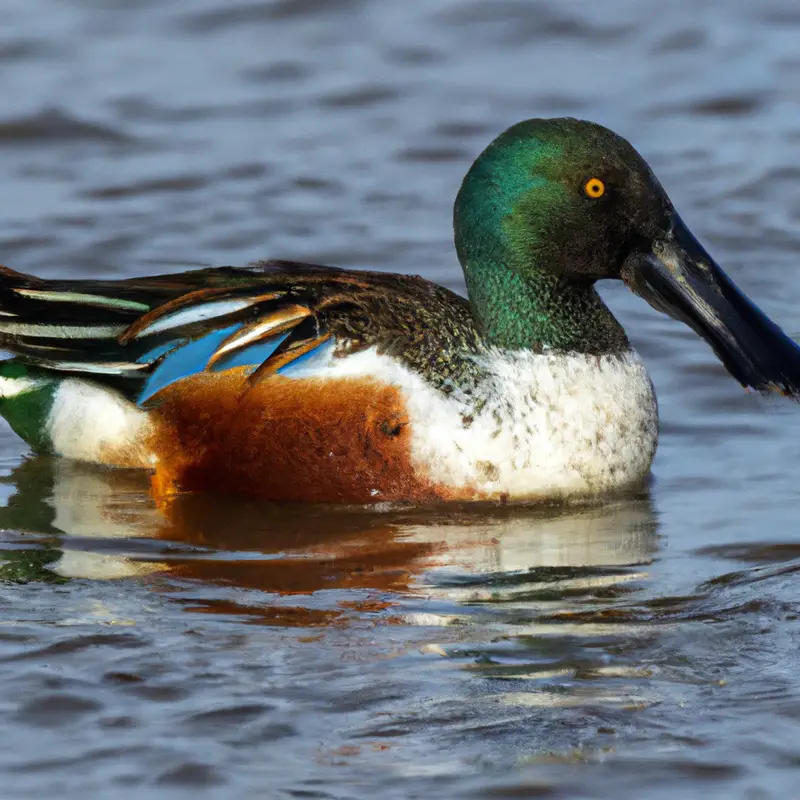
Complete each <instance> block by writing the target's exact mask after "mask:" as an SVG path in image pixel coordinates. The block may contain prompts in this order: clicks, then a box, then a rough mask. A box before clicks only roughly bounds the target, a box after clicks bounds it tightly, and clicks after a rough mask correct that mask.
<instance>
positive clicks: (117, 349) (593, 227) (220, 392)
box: [0, 118, 800, 505]
mask: <svg viewBox="0 0 800 800" xmlns="http://www.w3.org/2000/svg"><path fill="white" fill-rule="evenodd" d="M453 220H454V238H455V246H456V253H457V256H458V260H459V262H460V264H461V267H462V269H463V272H464V278H465V282H466V289H467V297H466V298H465V297H462V296H461V295H459V294H457V293H455V292H452V291H450V290H448V289H446V288H444V287H442V286H440V285H437V284H435V283H432V282H430V281H428V280H426V279H425V278H422V277H420V276H415V275H404V274H391V273H385V272H374V271H365V270H364V271H362V270H344V269H338V268H335V267H330V266H321V265H316V264H306V263H297V262H292V261H279V260H270V261H262V262H257V263H254V264H251V265H248V266H245V267H233V266H224V267H216V268H206V269H197V270H191V271H187V272H183V273H177V274H164V275H155V276H149V277H141V278H139V277H135V278H126V279H120V280H95V279H85V280H74V279H63V280H62V279H47V280H45V279H41V278H37V277H34V276H31V275H26V274H23V273H20V272H16V271H14V270H12V269H10V268H7V267H2V268H1V269H0V347H2V348H3V349H4V350H5V351H6V352H7V353H9V356H10V357H9V358H7V359H6V360H4V361H2V362H0V414H2V415H3V416H4V417H5V419H6V420H7V422H8V423H9V424H10V426H11V428H12V429H13V430H14V431H15V432H16V433H17V434H18V435H19V436H20V437H21V438H22V439H23V440H24V441H25V442H26V443H27V445H28V446H29V447H30V448H31V449H32V450H33V451H34V452H38V453H45V454H52V455H57V456H61V457H64V458H69V459H77V460H80V461H84V462H92V463H96V464H101V465H107V466H113V467H124V468H138V469H145V470H149V471H150V473H151V476H152V486H153V491H154V492H156V493H158V494H160V495H164V496H169V495H172V494H175V493H178V492H194V491H199V492H223V493H227V494H239V495H245V496H249V497H256V498H261V499H264V500H270V501H285V502H300V503H307V502H318V503H336V504H356V505H359V504H375V503H410V504H426V503H438V502H480V501H486V502H495V503H497V502H500V503H504V502H540V501H544V502H562V501H564V502H567V501H570V500H574V499H585V498H596V497H599V496H604V495H611V494H615V493H619V492H626V491H630V490H635V489H636V488H637V487H639V488H640V487H641V486H642V485H643V484H644V483H645V481H646V479H647V476H648V474H649V471H650V468H651V464H652V461H653V457H654V454H655V452H656V446H657V443H658V405H657V400H656V395H655V391H654V388H653V384H652V382H651V379H650V377H649V375H648V373H647V370H646V369H645V366H644V364H643V362H642V360H641V359H640V358H639V356H638V355H637V353H636V352H635V350H634V349H633V347H632V346H631V344H630V342H629V340H628V337H627V335H626V333H625V331H624V330H623V328H622V326H621V325H620V323H619V322H618V321H617V320H616V319H615V317H614V316H613V314H612V313H611V311H610V310H609V309H608V307H607V306H606V305H605V303H604V302H603V300H602V299H601V297H600V295H599V294H598V292H597V290H596V284H597V282H598V281H601V280H607V279H608V280H621V281H622V282H623V283H624V284H625V285H626V286H627V287H628V288H629V289H630V290H632V291H633V292H634V293H635V294H637V295H639V296H640V297H642V298H643V299H644V300H645V301H647V302H648V303H649V304H650V305H651V306H653V307H655V308H656V309H658V310H659V311H662V312H664V313H666V314H668V315H670V316H672V317H674V318H676V319H678V320H680V321H682V322H683V323H685V324H686V325H688V326H689V327H690V328H692V329H693V330H694V331H695V332H696V333H697V334H698V335H699V336H701V337H702V338H703V339H705V340H706V341H707V342H708V344H709V345H710V346H711V348H712V349H713V351H714V353H715V354H716V355H717V357H718V358H719V359H720V360H721V362H722V364H723V365H724V366H725V367H726V369H727V370H728V371H729V372H730V374H731V375H732V376H733V378H735V379H736V380H737V381H738V382H739V383H740V384H742V385H743V386H744V387H747V388H748V389H752V390H755V391H759V392H764V393H776V394H779V395H784V396H788V397H792V398H797V397H798V395H799V394H800V348H798V346H797V344H796V343H795V342H794V341H792V339H790V338H789V337H788V336H787V335H786V334H785V333H784V332H783V331H782V330H781V329H780V328H779V327H778V326H777V325H776V324H775V323H773V322H772V321H771V320H770V319H769V318H768V317H767V316H766V315H765V314H764V313H763V312H762V311H761V310H760V309H759V308H758V307H757V306H756V305H755V304H754V303H752V302H751V301H750V300H749V299H748V298H747V297H746V296H745V295H744V294H743V293H742V292H741V291H740V290H739V289H738V288H737V287H736V286H735V284H734V283H733V281H732V280H731V279H730V278H729V277H728V276H727V275H726V274H725V273H724V272H723V270H722V268H721V267H720V266H719V265H718V264H717V263H716V262H715V261H714V260H713V259H712V258H711V256H710V255H709V254H708V252H707V251H706V250H705V249H704V248H703V246H702V245H701V244H700V243H699V241H698V240H697V239H696V238H695V237H694V236H693V234H692V233H691V232H690V231H689V229H688V228H687V226H686V225H685V224H684V223H683V221H682V220H681V218H680V216H679V215H678V213H677V212H676V210H675V208H674V206H673V204H672V202H671V201H670V199H669V197H668V196H667V193H666V192H665V190H664V189H663V187H662V186H661V184H660V183H659V181H658V180H657V178H656V177H655V175H654V174H653V172H652V170H651V169H650V167H649V166H648V164H647V162H646V161H645V160H644V158H643V157H642V156H641V155H640V154H639V153H638V152H637V151H636V150H635V149H634V147H633V146H632V145H631V144H630V143H629V142H628V141H627V140H626V139H624V138H622V137H621V136H619V135H617V134H615V133H614V132H612V131H611V130H609V129H608V128H605V127H603V126H601V125H598V124H596V123H593V122H589V121H585V120H577V119H571V118H559V119H529V120H525V121H523V122H520V123H518V124H516V125H513V126H512V127H510V128H509V129H508V130H506V131H504V132H503V133H501V134H500V135H499V136H497V138H495V139H494V141H492V142H491V143H490V144H489V145H488V146H487V147H486V149H485V150H484V151H483V152H482V153H481V154H480V155H479V156H478V157H477V158H476V160H475V161H474V163H473V164H472V166H471V167H470V168H469V170H468V172H467V174H466V176H465V177H464V179H463V182H462V184H461V187H460V189H459V191H458V194H457V197H456V201H455V206H454V216H453Z"/></svg>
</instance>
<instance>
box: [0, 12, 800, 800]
mask: <svg viewBox="0 0 800 800" xmlns="http://www.w3.org/2000/svg"><path fill="white" fill-rule="evenodd" d="M798 41H800V11H799V10H798V8H797V6H796V4H795V3H792V2H789V0H786V1H785V2H781V0H761V2H758V3H753V2H747V1H746V0H738V1H734V0H692V1H691V2H689V0H674V1H673V2H671V3H664V2H661V0H637V2H633V0H605V1H604V2H602V3H588V2H562V1H561V0H492V2H486V0H484V1H483V2H477V1H474V0H441V1H440V2H430V1H429V0H405V2H403V3H388V2H380V1H379V0H339V1H338V2H334V1H333V0H327V1H325V0H273V1H272V2H265V1H264V0H258V1H257V0H251V1H250V2H245V0H238V1H235V2H222V0H194V1H193V2H192V3H180V2H177V0H158V2H156V1H155V0H140V2H137V3H132V2H126V1H125V0H4V2H3V8H2V21H0V187H2V189H1V191H0V261H2V262H3V263H6V264H8V265H9V266H12V267H14V268H15V269H18V270H23V271H31V272H36V273H39V274H42V275H47V276H55V275H70V276H100V275H103V276H115V277H116V276H132V275H141V274H145V273H148V272H163V271H166V270H172V269H175V270H179V269H185V268H188V267H192V266H197V265H212V264H244V263H247V262H248V261H251V260H254V259H257V258H262V257H267V256H281V257H289V258H298V259H309V260H313V261H316V262H322V263H326V262H327V263H332V264H337V265H340V266H351V265H352V266H363V267H372V268H379V269H387V270H396V271H409V272H415V273H422V274H424V275H426V276H427V277H430V278H433V279H435V280H438V281H440V282H443V283H445V284H447V285H448V286H451V287H455V288H458V287H460V286H461V276H460V270H459V268H458V264H457V262H456V259H455V255H454V253H453V248H452V244H451V228H450V214H451V204H452V199H453V197H454V195H455V192H456V189H457V187H458V184H459V182H460V179H461V177H462V175H463V173H464V172H465V170H466V168H467V167H468V165H469V163H470V162H471V160H472V158H473V157H474V156H475V155H476V154H477V153H478V152H479V151H480V150H481V149H482V148H483V147H484V146H485V145H486V144H487V143H488V141H489V140H490V139H492V138H493V137H494V136H495V135H496V134H497V133H498V132H499V131H501V130H502V129H503V128H505V127H506V126H508V125H509V124H511V123H513V122H515V121H518V120H520V119H523V118H526V117H530V116H542V115H563V114H571V115H578V116H584V117H589V118H592V119H595V120H597V121H599V122H602V123H605V124H607V125H609V126H611V127H613V128H614V129H616V130H618V131H619V132H620V133H622V134H623V135H625V136H627V137H628V138H630V139H631V140H632V141H633V142H634V143H635V145H636V146H637V147H638V148H639V149H640V150H641V151H642V152H643V153H644V155H645V156H646V157H647V158H648V159H649V160H650V161H651V163H652V164H653V166H654V168H655V169H656V172H657V173H658V175H659V176H660V178H661V179H662V182H663V183H664V184H665V186H666V187H667V189H668V191H669V192H670V194H671V196H672V198H673V200H674V201H675V203H676V205H677V206H678V208H679V209H680V210H681V212H682V214H683V216H684V218H685V219H686V220H687V222H688V223H689V224H690V226H691V227H692V228H693V229H694V230H695V232H696V233H697V234H698V235H699V236H700V237H701V238H702V239H703V240H704V242H705V243H706V244H707V245H708V247H709V249H710V250H711V251H712V252H713V253H714V254H715V256H716V257H717V259H718V260H719V261H720V262H721V263H722V264H723V265H724V266H725V268H726V269H727V270H728V272H729V273H730V274H731V275H732V276H733V277H734V278H735V279H736V280H737V281H738V283H739V284H740V285H741V286H742V287H743V288H744V289H745V290H746V291H747V292H748V293H750V294H751V295H752V296H753V297H755V298H756V299H757V300H758V302H759V303H760V304H761V305H762V307H763V308H765V310H767V311H768V313H769V314H770V315H771V316H773V317H774V318H775V319H777V320H778V321H780V322H781V324H783V325H784V327H785V328H786V329H787V330H788V331H789V332H791V333H793V334H795V335H797V334H800V310H798V309H800V180H798V179H800V166H798V165H800V56H799V55H798V53H799V52H800V50H799V49H798ZM606 295H607V296H608V298H609V302H610V303H611V304H612V305H613V307H614V309H615V310H616V311H617V312H618V313H619V315H620V317H621V318H622V319H623V321H624V322H625V324H626V326H627V327H628V329H629V331H630V334H631V337H632V339H633V340H634V341H635V343H636V345H637V347H638V348H639V350H640V352H641V353H642V355H643V356H644V358H645V360H646V362H647V365H648V367H649V368H650V370H651V373H652V375H653V378H654V382H655V385H656V388H657V391H658V394H659V399H660V405H661V416H662V423H663V424H662V431H661V444H660V449H659V451H658V456H657V459H656V462H655V466H654V480H653V483H652V486H651V487H650V490H649V492H648V493H647V494H645V495H643V496H640V497H634V498H630V499H628V500H623V501H615V502H614V503H610V504H601V505H599V506H597V507H593V508H585V509H572V510H558V509H549V510H539V511H536V510H532V509H527V510H524V509H518V510H513V509H499V510H496V511H491V512H487V511H482V512H480V513H479V512H475V511H469V510H464V511H459V512H445V511H442V512H437V513H430V512H421V511H396V512H391V513H383V514H381V513H375V512H364V511H354V510H350V511H336V512H331V511H321V510H314V509H307V508H306V509H304V508H280V507H270V506H265V505H258V504H254V503H245V502H242V501H230V500H227V501H226V500H220V499H217V500H215V499H213V498H204V497H185V498H179V499H178V500H176V501H175V503H173V504H171V505H169V506H167V507H162V508H157V507H156V506H155V505H154V503H153V501H152V500H151V499H150V498H149V495H148V493H147V480H146V478H145V477H143V476H141V475H138V474H136V473H127V472H105V471H100V470H92V469H89V468H87V467H81V466H80V465H76V464H71V463H68V462H65V461H62V462H59V461H51V460H47V459H43V458H31V457H30V456H29V455H28V454H27V453H26V449H25V447H24V446H23V445H22V444H21V443H20V442H19V441H18V440H17V439H15V437H14V436H13V435H12V434H11V432H10V431H9V430H8V429H7V428H6V427H3V428H2V430H1V431H0V468H1V469H2V486H1V487H0V488H1V489H2V492H1V493H0V499H1V500H2V504H3V507H2V508H0V527H2V528H3V531H2V533H1V534H0V548H1V551H0V556H2V559H3V560H2V563H0V576H2V578H3V579H4V582H3V583H2V584H0V720H2V725H1V727H2V735H1V736H0V772H2V778H1V779H0V783H1V784H2V794H3V797H9V798H12V797H13V798H18V797H19V798H22V797H44V796H56V797H59V798H81V799H82V800H83V798H86V797H109V798H111V797H114V798H117V797H119V798H128V797H131V798H144V797H147V798H151V797H152V798H162V797H163V798H167V797H173V796H177V795H182V794H185V793H187V792H188V791H190V790H191V791H192V792H194V793H196V794H197V795H198V796H213V797H224V798H249V797H310V798H372V797H375V796H380V797H382V798H387V800H388V798H395V797H397V798H405V797H420V798H429V797H446V798H451V797H452V798H455V797H459V798H460V797H472V798H477V797H496V798H500V797H527V796H536V797H571V798H601V797H614V798H627V797H631V798H633V797H635V798H639V799H646V800H649V799H651V798H653V799H655V798H674V797H675V796H677V795H682V796H690V797H703V798H705V799H707V800H710V798H717V797H718V798H731V797H746V798H768V797H776V798H787V797H790V796H793V794H795V793H796V792H797V789H796V787H797V786H798V785H800V744H798V743H799V742H800V677H798V670H797V663H798V632H799V631H800V626H799V625H798V613H799V612H800V600H799V599H798V598H799V597H800V591H798V583H797V581H798V569H800V534H799V533H798V512H799V510H800V503H799V502H798V501H799V500H800V487H799V486H798V476H800V465H799V460H798V452H800V437H798V419H799V418H800V409H799V408H798V407H797V406H796V405H792V404H789V403H786V402H780V401H765V400H763V399H761V398H759V397H756V396H753V395H748V394H746V393H744V392H742V390H741V389H740V388H739V387H738V385H736V384H735V382H734V381H733V380H732V379H730V378H729V377H728V376H727V375H726V374H725V373H724V372H723V370H722V369H721V367H719V366H718V364H717V363H716V362H715V360H714V359H713V356H712V355H711V353H710V351H709V350H708V349H707V347H706V346H705V345H704V344H703V343H702V342H700V341H699V340H697V339H696V338H695V337H694V335H693V334H692V333H691V332H689V331H688V330H687V329H684V328H682V327H681V326H680V325H678V324H677V323H674V322H672V321H670V320H667V319H665V318H663V317H660V316H658V315H657V314H656V313H655V312H653V311H651V310H650V309H649V308H648V307H646V306H645V305H644V304H643V303H642V302H641V301H639V300H637V299H636V298H634V297H632V296H629V295H628V294H627V293H626V292H625V290H624V289H623V288H622V287H609V289H608V291H607V292H606Z"/></svg>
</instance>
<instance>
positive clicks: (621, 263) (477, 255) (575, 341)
mask: <svg viewBox="0 0 800 800" xmlns="http://www.w3.org/2000/svg"><path fill="white" fill-rule="evenodd" d="M454 227H455V239H456V248H457V250H458V256H459V259H460V261H461V265H462V266H463V268H464V274H465V276H466V282H467V289H468V291H469V296H470V300H471V302H472V307H473V312H474V314H475V317H476V319H477V321H478V325H479V327H480V329H481V332H482V334H483V336H484V337H485V339H486V340H487V341H488V342H489V343H490V344H494V345H497V346H499V347H504V348H509V349H518V348H527V349H533V350H539V351H546V350H555V351H565V352H579V353H589V354H603V353H616V352H622V351H624V350H626V349H628V343H627V340H626V338H625V334H624V333H623V331H622V328H621V327H620V326H619V324H618V323H617V322H616V320H615V319H614V318H613V316H612V315H611V313H610V312H609V311H608V309H607V308H606V307H605V306H604V305H603V303H602V301H601V300H600V298H599V296H598V295H597V294H596V292H595V291H594V283H595V282H596V281H597V280H600V279H603V278H618V279H622V280H623V281H624V282H625V283H626V284H627V285H628V287H629V288H630V289H632V290H633V291H634V292H635V293H637V294H639V295H640V296H642V297H643V298H644V299H646V300H647V301H648V302H649V303H650V304H651V305H653V306H654V307H655V308H657V309H659V310H660V311H664V312H666V313H668V314H670V315H671V316H673V317H675V318H677V319H680V320H681V321H683V322H685V323H686V324H688V325H689V326H690V327H692V328H693V329H694V330H695V331H696V332H697V333H699V334H700V335H701V336H703V338H705V339H706V340H707V341H708V342H709V344H710V345H711V346H712V348H713V349H714V351H715V352H716V353H717V355H718V356H719V358H720V359H721V360H722V362H723V363H724V364H725V366H726V367H727V368H728V369H729V370H730V372H731V373H732V374H733V375H734V377H736V378H737V380H739V381H740V382H741V383H742V384H744V385H746V386H752V387H754V388H757V389H765V390H770V389H778V390H780V391H784V392H787V393H790V394H800V348H798V347H797V345H795V343H794V342H792V341H791V340H790V339H789V338H788V337H787V336H785V335H784V334H783V332H782V331H781V330H780V329H779V328H778V327H777V326H776V325H775V324H774V323H772V322H771V321H770V320H769V319H767V317H766V316H765V315H764V314H763V313H762V312H761V311H760V310H759V309H758V308H757V307H756V306H755V305H753V304H752V303H751V302H750V301H749V300H748V299H747V298H746V297H745V296H744V295H743V294H742V293H741V292H740V291H739V290H738V289H737V288H736V286H735V285H734V284H733V282H732V281H731V280H730V278H728V277H727V275H725V273H724V272H723V271H722V270H721V269H720V267H719V266H718V265H717V264H716V263H715V262H714V261H713V259H712V258H711V256H709V255H708V253H707V252H706V251H705V250H704V249H703V247H702V245H700V244H699V242H698V241H697V240H696V239H695V238H694V236H692V234H691V233H690V232H689V230H688V229H687V228H686V226H685V225H684V224H683V222H682V221H681V219H680V217H679V216H678V214H677V213H676V212H675V209H674V207H673V205H672V203H671V202H670V200H669V198H668V197H667V195H666V192H665V191H664V189H663V188H662V187H661V184H660V183H659V182H658V180H657V179H656V178H655V176H654V175H653V173H652V171H651V169H650V167H649V166H648V165H647V162H646V161H645V160H644V159H643V158H642V157H641V156H640V155H639V154H638V153H637V152H636V150H634V148H633V147H632V146H631V145H630V144H629V143H628V142H627V141H626V140H625V139H623V138H622V137H620V136H617V135H616V134H615V133H613V132H612V131H610V130H608V129H607V128H603V127H602V126H600V125H596V124H594V123H592V122H585V121H582V120H576V119H532V120H528V121H526V122H521V123H519V124H518V125H514V126H513V127H512V128H509V129H508V130H507V131H505V133H502V134H501V135H500V136H498V137H497V139H495V140H494V141H493V142H492V143H491V144H490V145H489V146H488V147H487V148H486V150H484V151H483V153H481V154H480V156H478V158H477V160H476V161H475V163H474V164H473V165H472V167H471V168H470V170H469V172H468V173H467V175H466V177H465V178H464V181H463V183H462V185H461V190H460V191H459V193H458V198H457V199H456V204H455V214H454Z"/></svg>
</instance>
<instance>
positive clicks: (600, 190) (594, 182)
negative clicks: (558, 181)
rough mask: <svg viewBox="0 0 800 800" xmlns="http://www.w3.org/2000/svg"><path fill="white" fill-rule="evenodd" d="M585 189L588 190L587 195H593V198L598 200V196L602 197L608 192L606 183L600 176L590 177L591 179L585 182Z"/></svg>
mask: <svg viewBox="0 0 800 800" xmlns="http://www.w3.org/2000/svg"><path fill="white" fill-rule="evenodd" d="M583 191H584V192H586V196H587V197H591V198H592V200H597V198H598V197H602V196H603V195H604V194H605V193H606V185H605V184H604V183H603V181H601V180H600V178H589V180H588V181H586V183H584V184H583Z"/></svg>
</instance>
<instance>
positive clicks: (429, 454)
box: [304, 349, 658, 500]
mask: <svg viewBox="0 0 800 800" xmlns="http://www.w3.org/2000/svg"><path fill="white" fill-rule="evenodd" d="M481 366H482V367H483V371H484V373H485V378H484V379H483V381H482V382H481V383H480V384H479V385H478V387H477V388H476V390H475V392H474V393H473V394H472V395H471V396H467V395H465V394H463V393H461V392H459V391H454V392H452V393H451V394H450V395H445V394H443V393H442V392H440V391H438V390H436V389H435V388H433V387H432V386H430V384H428V383H427V382H426V381H425V379H424V378H423V377H422V376H420V375H417V374H415V373H413V372H411V371H410V370H408V369H407V368H406V367H405V366H403V365H402V364H401V363H400V362H398V361H396V360H395V359H392V358H390V357H388V356H384V355H379V354H378V353H377V352H376V351H375V350H374V349H371V350H367V351H365V352H362V353H358V354H355V355H352V356H348V357H346V358H330V359H328V360H327V361H326V363H325V364H320V363H319V362H318V364H317V366H316V368H315V369H313V370H311V369H308V370H304V374H306V375H307V374H309V373H311V374H314V375H315V376H316V377H325V376H328V377H331V378H333V377H345V376H353V377H356V376H358V377H373V378H375V379H377V380H379V381H382V382H385V383H387V384H391V385H393V386H397V387H398V388H400V389H401V390H402V391H403V393H404V395H405V398H406V404H407V410H408V417H409V426H410V429H411V451H412V458H413V460H414V464H415V467H416V468H417V469H418V470H420V471H421V472H422V474H426V475H428V476H429V477H430V478H431V479H432V480H433V481H434V482H436V483H439V484H443V485H445V486H452V487H455V488H459V489H460V488H464V487H470V488H473V489H474V490H475V491H476V492H479V493H481V494H486V495H488V496H490V497H501V496H505V497H507V498H508V499H513V500H525V499H536V498H548V499H550V498H564V497H569V496H575V495H587V494H599V493H602V492H608V491H612V490H615V489H621V488H623V487H626V486H631V485H634V484H636V483H638V482H640V481H641V480H642V479H643V478H644V477H645V476H646V475H647V473H648V471H649V469H650V464H651V462H652V460H653V456H654V455H655V450H656V444H657V440H658V406H657V403H656V398H655V392H654V391H653V386H652V383H651V381H650V377H649V376H648V374H647V371H646V370H645V368H644V365H643V364H642V362H641V360H640V359H639V357H638V356H637V355H636V353H635V352H632V351H631V352H628V353H624V354H621V355H618V356H617V355H613V356H612V355H606V356H588V355H581V354H570V355H565V354H536V353H533V352H530V351H501V350H490V351H487V353H486V355H485V356H483V357H481Z"/></svg>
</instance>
